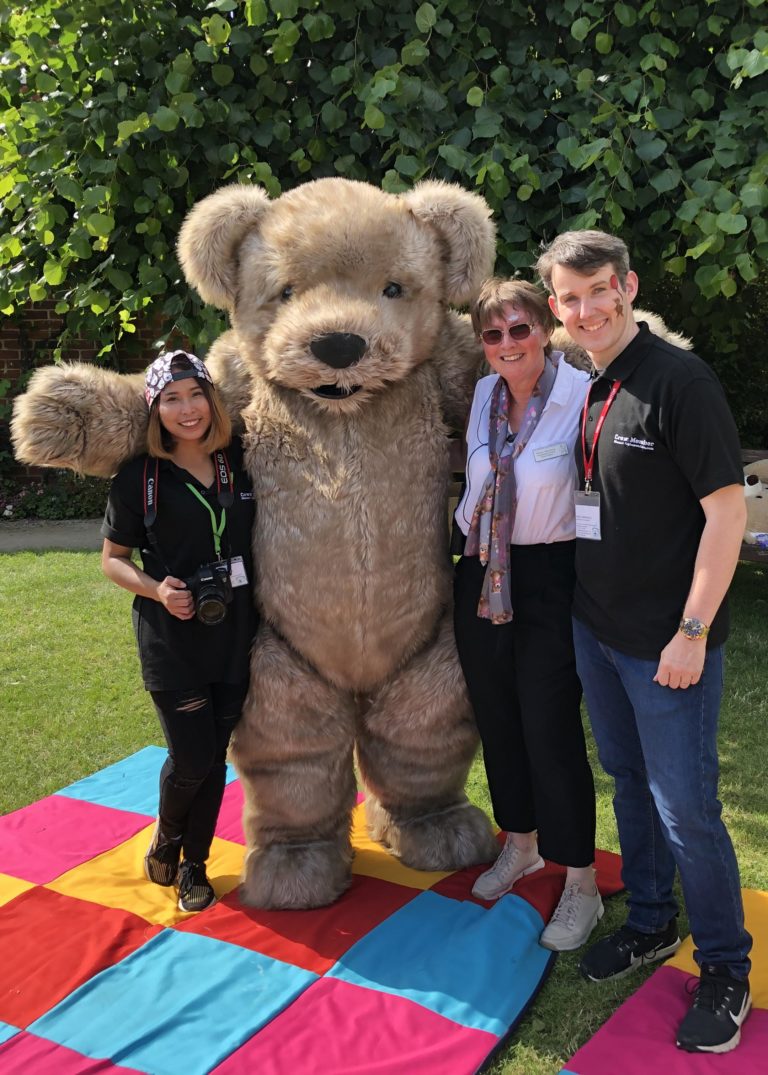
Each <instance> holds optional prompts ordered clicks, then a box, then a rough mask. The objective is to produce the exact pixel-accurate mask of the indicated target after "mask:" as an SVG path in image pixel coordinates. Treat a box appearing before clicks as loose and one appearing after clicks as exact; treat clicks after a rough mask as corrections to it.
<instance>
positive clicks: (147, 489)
mask: <svg viewBox="0 0 768 1075" xmlns="http://www.w3.org/2000/svg"><path fill="white" fill-rule="evenodd" d="M159 474H160V460H159V459H155V474H154V477H151V476H150V474H149V456H147V458H146V459H145V460H144V529H145V530H146V531H147V538H148V540H149V544H150V545H151V546H152V551H153V552H154V554H155V556H156V557H157V558H158V560H159V561H160V566H161V567H162V569H163V571H164V572H165V573H166V575H171V574H173V572H172V571H171V569H170V568H169V567H168V565H167V563H166V562H165V557H164V556H163V554H162V552H161V551H160V544H159V542H158V540H157V534H156V533H155V531H154V530H153V529H152V526H153V524H154V522H155V519H157V490H158V477H159Z"/></svg>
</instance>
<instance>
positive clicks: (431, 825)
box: [357, 616, 498, 870]
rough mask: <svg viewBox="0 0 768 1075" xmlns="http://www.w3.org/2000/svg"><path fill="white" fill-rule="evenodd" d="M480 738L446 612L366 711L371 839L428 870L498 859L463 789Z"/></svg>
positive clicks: (363, 757) (361, 758)
mask: <svg viewBox="0 0 768 1075" xmlns="http://www.w3.org/2000/svg"><path fill="white" fill-rule="evenodd" d="M477 742H478V739H477V730H476V728H475V723H474V719H473V716H472V711H471V709H470V705H469V699H468V698H467V693H466V686H465V684H464V678H463V676H462V673H461V668H460V666H459V661H458V657H457V655H456V646H455V642H454V638H453V627H452V623H451V620H450V618H449V617H448V616H446V617H445V618H444V620H443V622H442V623H441V625H440V629H439V632H438V635H437V637H436V638H435V640H434V641H433V642H432V643H430V644H429V645H428V646H426V647H425V648H424V649H423V650H421V651H420V652H419V653H418V654H417V655H416V657H414V658H413V660H412V661H411V662H410V663H409V664H408V665H407V666H406V667H405V668H404V669H402V670H401V671H400V672H398V673H397V674H396V675H395V676H394V677H393V678H392V679H391V680H389V681H388V682H387V683H386V684H385V685H384V686H383V687H382V688H381V690H380V691H379V692H378V693H377V694H376V695H375V696H374V698H373V701H372V704H371V706H370V707H369V708H368V710H367V711H366V712H365V714H364V716H363V717H362V718H361V719H360V724H359V727H358V741H357V757H358V764H359V767H360V772H361V775H362V777H363V780H364V781H365V784H366V788H367V797H366V815H367V818H368V825H369V829H370V832H371V836H372V837H373V839H375V840H379V841H381V842H382V843H383V844H385V845H386V846H387V847H389V848H390V849H391V850H392V852H393V853H394V854H396V855H397V856H398V857H399V858H400V859H401V860H402V861H403V862H404V863H405V864H406V865H408V866H413V867H415V868H417V869H422V870H457V869H461V868H463V867H464V866H471V865H474V864H476V863H479V862H488V861H490V860H491V859H493V858H494V857H495V856H496V854H497V852H498V846H497V844H496V841H495V839H494V836H493V832H492V829H491V825H490V822H489V820H488V818H487V817H486V816H485V814H484V813H483V812H482V811H481V810H479V809H478V808H477V807H476V806H472V805H471V804H470V803H469V802H468V801H467V797H466V795H465V794H464V782H465V780H466V777H467V773H468V771H469V766H470V764H471V762H472V758H473V756H474V754H475V750H476V748H477Z"/></svg>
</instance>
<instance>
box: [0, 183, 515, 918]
mask: <svg viewBox="0 0 768 1075" xmlns="http://www.w3.org/2000/svg"><path fill="white" fill-rule="evenodd" d="M179 255H180V260H181V263H182V266H183V269H184V272H185V275H186V278H187V280H188V282H189V283H190V284H191V285H192V286H193V287H195V288H196V289H197V291H198V292H199V294H200V295H201V296H202V298H203V299H204V300H205V301H206V302H208V303H211V304H213V305H215V306H217V307H219V308H221V309H224V310H227V311H228V313H229V317H230V321H231V325H232V328H231V330H230V331H228V332H226V333H225V334H224V335H223V336H222V337H221V338H220V339H219V340H218V341H217V342H216V343H215V345H214V347H213V348H212V350H211V352H210V354H209V356H208V360H207V361H208V364H209V368H210V369H211V372H212V374H213V376H214V379H215V381H216V383H217V385H219V386H220V387H221V390H222V394H223V396H224V398H225V400H227V402H228V406H229V408H230V410H231V411H232V412H233V413H234V414H237V413H238V412H240V413H242V421H243V423H244V426H245V443H246V459H247V466H248V470H249V473H250V475H251V477H252V479H253V486H254V494H255V499H256V504H257V513H256V523H255V529H254V535H253V548H254V563H255V565H256V571H257V574H258V578H257V581H256V599H257V602H258V605H259V608H260V610H261V613H262V616H263V622H262V626H261V627H260V629H259V633H258V635H257V638H256V641H255V644H254V647H253V651H252V659H251V673H250V691H249V694H248V699H247V702H246V705H245V708H244V712H243V716H242V719H241V721H240V724H239V725H238V728H237V730H236V733H235V736H234V739H233V747H232V756H233V760H234V763H235V766H236V768H237V770H238V773H239V776H240V779H241V782H242V786H243V789H244V794H245V811H244V828H245V834H246V845H247V849H246V859H245V870H244V876H243V884H242V888H241V894H242V898H243V900H244V902H246V903H248V904H252V905H254V906H258V907H273V908H290V907H293V908H302V907H304V908H306V907H316V906H321V905H323V904H326V903H329V902H331V901H332V900H334V899H336V898H337V897H338V896H339V895H340V894H341V893H342V892H343V891H344V889H345V888H346V887H347V886H348V885H349V883H350V877H351V874H350V869H351V861H352V849H351V843H350V837H349V829H350V813H351V810H352V808H353V806H354V803H355V797H356V781H355V762H356V763H357V767H358V770H359V773H360V776H361V778H362V781H363V783H364V785H365V789H366V811H367V818H368V823H369V828H370V831H371V835H372V836H373V837H374V839H377V840H380V841H381V842H382V843H383V844H385V845H386V846H387V847H389V848H390V849H391V850H392V851H393V853H394V854H396V855H398V856H399V857H400V858H401V859H402V861H403V862H404V863H406V864H407V865H409V866H413V867H416V868H420V869H426V870H454V869H459V868H462V867H464V866H468V865H472V864H475V863H480V862H486V861H488V860H490V859H492V858H493V857H494V855H495V853H496V851H497V847H496V843H495V840H494V838H493V835H492V831H491V827H490V824H489V822H488V820H487V818H486V817H485V815H484V814H483V813H482V812H481V811H480V810H478V809H477V808H476V807H474V806H472V805H470V804H469V803H468V801H467V799H466V796H465V794H464V782H465V779H466V776H467V772H468V769H469V765H470V763H471V760H472V757H473V755H474V752H475V749H476V745H477V734H476V730H475V727H474V722H473V718H472V714H471V710H470V707H469V702H468V699H467V696H466V691H465V686H464V682H463V677H462V674H461V670H460V668H459V664H458V659H457V656H456V652H455V647H454V641H453V632H452V628H451V613H450V606H451V563H450V558H449V555H448V551H447V534H446V517H447V511H446V500H447V479H448V453H447V439H446V434H447V431H448V427H449V426H457V425H459V426H460V425H461V424H462V423H463V420H464V416H465V414H466V412H467V409H468V403H469V400H470V398H471V393H472V387H473V384H474V380H475V375H476V371H477V366H478V360H479V353H478V348H477V343H476V341H475V339H474V338H473V336H472V332H471V328H470V326H469V324H468V322H467V321H466V319H462V318H461V317H459V316H458V315H456V314H454V313H452V312H451V311H450V310H449V304H457V305H458V304H463V303H466V302H468V301H469V300H470V299H471V298H472V296H473V295H474V293H475V292H476V291H477V289H478V288H479V285H480V283H481V282H482V280H483V279H484V278H485V277H486V276H487V275H488V274H489V272H490V270H491V267H492V263H493V255H494V231H493V226H492V224H491V222H490V214H489V210H488V207H487V205H486V203H485V202H484V201H483V200H482V199H481V198H479V197H477V196H475V195H472V194H468V193H467V192H465V191H464V190H462V189H461V188H459V187H457V186H453V185H449V184H445V183H432V182H429V183H423V184H420V185H418V186H416V187H415V188H414V190H413V191H412V192H410V193H407V194H404V195H399V196H395V195H390V194H385V193H383V192H382V191H381V190H379V189H378V188H376V187H373V186H371V185H369V184H365V183H357V182H351V181H348V180H345V179H321V180H317V181H314V182H310V183H307V184H305V185H303V186H299V187H297V188H295V189H294V190H291V191H290V192H289V193H287V194H284V195H282V197H280V198H278V199H276V200H274V201H270V200H269V198H268V197H267V196H266V195H265V194H264V192H263V191H262V190H261V189H259V188H258V187H248V186H231V187H226V188H224V189H222V190H220V191H218V192H216V193H215V194H212V195H211V196H209V197H208V198H206V199H204V200H203V201H202V202H200V203H199V204H198V205H197V206H195V207H194V208H193V209H192V211H191V212H190V214H189V216H188V217H187V219H186V221H185V222H184V225H183V227H182V231H181V235H180V239H179ZM145 419H146V407H145V405H144V402H143V398H142V395H141V387H140V384H139V382H138V380H137V379H131V378H125V377H121V376H119V375H117V374H110V373H106V372H104V371H101V370H96V369H94V368H93V367H91V366H82V365H81V366H74V367H63V368H57V369H50V368H49V369H45V370H41V371H40V372H39V373H37V374H36V375H35V376H34V377H33V379H32V381H31V382H30V387H29V390H28V392H27V394H26V395H25V396H23V397H22V398H21V399H20V400H19V401H18V403H17V406H16V413H15V417H14V423H13V436H14V442H15V445H16V451H17V455H18V456H19V458H21V459H23V460H25V461H26V462H29V463H35V464H38V465H41V464H42V465H50V466H68V467H72V468H74V469H77V470H79V471H82V472H85V473H98V474H109V473H114V471H116V470H117V468H118V466H119V465H120V464H121V463H123V462H124V461H125V460H126V459H127V458H129V457H131V456H132V455H135V454H137V453H138V452H140V451H142V450H144V447H145V445H144V422H145Z"/></svg>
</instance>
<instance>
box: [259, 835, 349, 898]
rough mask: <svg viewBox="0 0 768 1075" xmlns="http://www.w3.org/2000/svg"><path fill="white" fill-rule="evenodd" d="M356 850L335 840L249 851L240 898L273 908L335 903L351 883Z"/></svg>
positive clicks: (272, 846) (278, 845)
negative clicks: (351, 870) (352, 850)
mask: <svg viewBox="0 0 768 1075" xmlns="http://www.w3.org/2000/svg"><path fill="white" fill-rule="evenodd" d="M351 861H352V852H351V849H350V848H349V845H348V844H347V847H346V849H345V848H344V847H342V846H341V845H340V843H337V842H335V841H330V840H327V841H318V842H316V843H306V844H269V845H267V846H265V847H259V848H254V849H253V850H252V851H249V852H248V854H247V855H246V859H245V866H244V872H243V881H242V884H241V885H240V902H241V903H243V904H245V905H246V906H248V907H261V908H263V909H272V910H307V909H308V908H310V907H325V906H326V904H329V903H333V901H334V900H336V899H338V898H339V896H340V895H341V894H342V892H344V891H345V890H346V889H347V888H349V885H350V883H351V879H352V878H351V872H350V864H351Z"/></svg>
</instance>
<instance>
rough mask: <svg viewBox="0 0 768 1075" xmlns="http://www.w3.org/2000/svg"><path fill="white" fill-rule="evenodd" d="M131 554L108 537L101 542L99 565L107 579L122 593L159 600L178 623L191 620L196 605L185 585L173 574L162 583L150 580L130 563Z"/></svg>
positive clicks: (127, 548)
mask: <svg viewBox="0 0 768 1075" xmlns="http://www.w3.org/2000/svg"><path fill="white" fill-rule="evenodd" d="M132 551H133V550H132V549H131V548H129V546H127V545H117V544H116V543H115V542H114V541H110V540H109V539H108V538H105V539H104V547H103V549H102V552H101V566H102V569H103V571H104V574H105V575H106V576H107V578H108V579H112V581H113V582H116V583H117V585H118V586H122V587H123V589H124V590H129V591H130V592H131V593H135V594H138V595H139V596H140V597H148V598H150V599H151V600H152V601H159V602H160V604H161V605H162V606H163V608H164V609H165V610H166V611H167V612H168V613H169V614H170V615H171V616H175V617H176V619H177V620H191V619H192V617H193V616H194V614H195V605H194V602H193V600H192V594H191V593H190V591H189V590H188V589H187V584H186V583H185V582H183V581H182V579H177V578H174V576H173V575H166V576H165V578H164V579H163V581H162V582H158V581H157V580H156V579H153V578H150V576H149V575H147V574H146V572H144V571H142V570H141V568H140V567H139V566H138V565H137V564H135V563H134V562H133V560H132V559H131V553H132Z"/></svg>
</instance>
